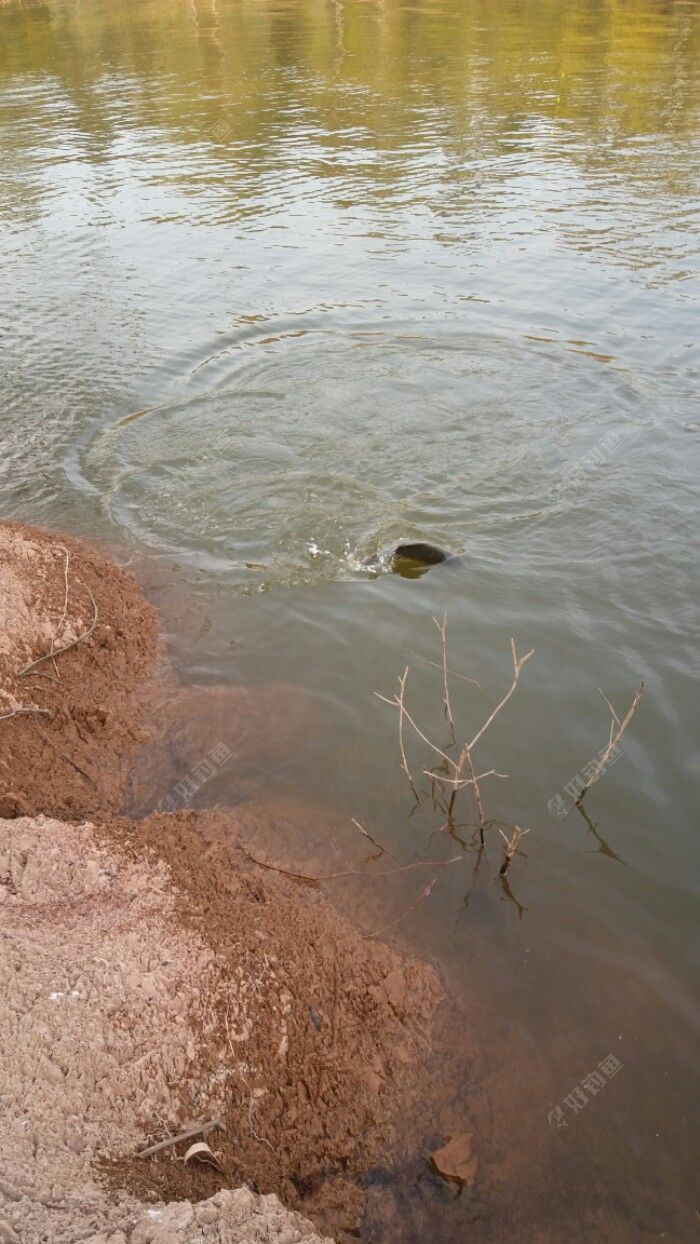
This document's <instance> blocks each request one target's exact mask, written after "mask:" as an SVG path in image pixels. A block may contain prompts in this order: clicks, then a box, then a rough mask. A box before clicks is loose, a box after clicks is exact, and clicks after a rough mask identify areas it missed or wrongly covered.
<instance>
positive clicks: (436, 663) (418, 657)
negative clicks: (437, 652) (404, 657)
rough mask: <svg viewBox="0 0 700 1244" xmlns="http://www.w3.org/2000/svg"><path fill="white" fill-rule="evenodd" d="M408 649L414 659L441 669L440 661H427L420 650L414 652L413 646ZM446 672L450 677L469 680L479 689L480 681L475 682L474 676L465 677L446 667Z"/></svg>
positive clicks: (435, 668)
mask: <svg viewBox="0 0 700 1244" xmlns="http://www.w3.org/2000/svg"><path fill="white" fill-rule="evenodd" d="M408 651H409V652H410V654H411V656H412V657H415V658H416V661H422V662H423V664H424V665H432V667H433V669H434V670H441V669H442V662H439V661H429V660H428V658H427V657H423V656H421V654H420V652H414V650H413V648H409V649H408ZM447 673H448V674H449V676H450V678H459V679H460V680H461V681H462V682H470V683H471V684H472V686H473V687H478V688H479V690H480V691H481V683H480V682H477V681H476V678H467V676H466V674H458V673H457V670H451V669H448V671H447Z"/></svg>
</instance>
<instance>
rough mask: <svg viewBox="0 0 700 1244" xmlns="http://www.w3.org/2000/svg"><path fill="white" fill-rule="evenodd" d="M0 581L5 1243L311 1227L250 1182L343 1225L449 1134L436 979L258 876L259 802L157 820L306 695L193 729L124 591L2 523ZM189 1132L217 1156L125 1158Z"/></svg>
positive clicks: (199, 710)
mask: <svg viewBox="0 0 700 1244" xmlns="http://www.w3.org/2000/svg"><path fill="white" fill-rule="evenodd" d="M0 576H2V586H3V639H2V645H1V646H0V687H2V696H3V712H2V717H1V720H0V800H1V801H2V803H1V810H2V813H3V814H4V819H3V820H2V821H0V931H1V934H2V941H3V945H4V952H3V956H2V962H3V965H4V966H3V977H4V979H3V993H4V996H5V997H6V999H7V1000H8V1003H9V1005H8V1006H7V1007H6V1009H5V1017H4V1020H3V1033H2V1041H1V1042H0V1046H1V1048H2V1051H3V1053H2V1059H3V1074H2V1080H3V1098H4V1105H5V1107H6V1109H4V1111H3V1120H4V1122H3V1125H2V1127H3V1132H4V1135H3V1137H2V1150H3V1153H4V1154H5V1155H7V1157H6V1164H5V1168H4V1172H3V1178H4V1179H6V1180H7V1181H8V1182H7V1185H6V1187H5V1186H4V1185H3V1188H4V1191H3V1188H0V1191H3V1198H4V1205H3V1208H2V1211H1V1214H2V1217H0V1221H2V1223H3V1224H4V1226H3V1229H4V1230H5V1232H6V1234H5V1237H4V1238H8V1239H14V1238H15V1236H17V1237H18V1238H21V1239H23V1240H25V1241H26V1242H27V1244H32V1242H33V1241H36V1242H37V1244H38V1241H39V1240H40V1239H42V1238H46V1233H47V1232H49V1233H50V1238H51V1239H55V1240H61V1239H66V1240H68V1239H73V1238H77V1235H78V1234H80V1236H81V1238H82V1235H83V1234H84V1233H87V1232H88V1231H89V1230H92V1231H93V1233H94V1240H95V1242H96V1241H97V1240H98V1239H99V1240H100V1241H103V1240H104V1241H107V1240H112V1239H114V1240H117V1239H119V1240H121V1239H122V1238H126V1239H128V1240H130V1241H133V1244H136V1242H137V1241H143V1242H144V1244H145V1241H150V1240H153V1241H155V1240H157V1239H158V1240H160V1239H165V1238H166V1237H167V1238H168V1239H169V1240H170V1239H181V1240H182V1241H187V1242H188V1244H189V1242H190V1241H195V1240H199V1239H202V1240H203V1239H208V1238H210V1236H209V1235H206V1234H203V1233H202V1232H203V1230H204V1226H205V1225H206V1224H207V1223H211V1224H213V1226H216V1229H217V1230H219V1232H220V1235H219V1236H216V1235H212V1236H211V1238H214V1239H215V1238H221V1240H238V1239H240V1240H248V1239H251V1240H253V1239H258V1238H268V1237H267V1236H265V1237H263V1236H262V1235H256V1234H255V1230H257V1229H258V1227H260V1230H262V1226H261V1225H260V1224H261V1222H262V1221H263V1220H264V1223H265V1229H266V1230H268V1231H269V1232H270V1235H269V1238H271V1239H276V1238H280V1239H282V1238H284V1239H289V1240H292V1239H305V1238H309V1239H312V1238H317V1237H315V1236H313V1235H312V1234H309V1233H310V1232H311V1228H310V1227H308V1226H305V1225H304V1224H303V1223H302V1222H301V1220H299V1219H296V1218H289V1219H286V1218H284V1217H283V1214H282V1210H281V1209H280V1207H279V1206H278V1204H277V1202H276V1201H274V1200H273V1201H270V1200H263V1201H260V1200H259V1199H257V1194H262V1195H263V1197H265V1196H266V1195H267V1196H269V1194H276V1195H277V1196H278V1197H279V1198H280V1200H281V1201H282V1203H283V1204H284V1205H285V1206H286V1207H288V1208H289V1209H291V1210H299V1211H301V1213H303V1215H304V1216H305V1218H306V1219H310V1220H311V1221H312V1222H313V1223H314V1224H315V1225H316V1227H317V1228H318V1229H319V1230H320V1231H321V1232H322V1233H324V1234H328V1235H332V1236H334V1237H335V1238H336V1239H342V1238H345V1236H346V1234H347V1233H352V1236H353V1237H354V1238H356V1237H357V1233H358V1232H361V1230H362V1221H363V1215H364V1212H365V1200H366V1193H367V1188H368V1187H369V1186H372V1185H376V1184H377V1183H379V1184H381V1182H382V1180H384V1181H386V1180H390V1172H391V1170H392V1168H393V1167H396V1166H400V1165H404V1166H405V1165H406V1164H410V1163H411V1162H415V1160H416V1159H417V1157H418V1156H419V1155H423V1157H422V1159H421V1160H423V1161H424V1162H425V1160H426V1159H427V1156H428V1153H429V1151H430V1148H431V1146H433V1147H434V1146H436V1145H438V1144H440V1143H443V1142H444V1141H446V1140H448V1139H449V1136H450V1135H451V1133H452V1131H454V1121H453V1125H452V1126H451V1124H450V1100H451V1097H452V1090H451V1089H450V1088H449V1087H448V1082H449V1079H450V1076H449V1075H448V1074H447V1072H446V1067H447V1065H448V1064H449V1060H446V1059H445V1058H444V1057H443V1056H442V1054H441V1050H443V1048H446V1047H447V1045H448V1026H449V1025H450V1024H451V1023H452V1022H453V1021H454V1017H453V1016H452V1014H451V1011H450V1008H449V1007H448V1006H447V1004H446V999H445V991H444V986H443V983H442V982H441V980H440V978H439V976H438V974H437V973H436V972H435V970H434V969H433V968H432V967H430V966H428V965H426V964H422V963H418V962H415V961H412V960H409V959H407V958H405V957H402V956H400V955H399V954H397V953H396V952H395V951H394V950H392V949H390V948H389V947H387V946H386V945H384V944H383V943H382V941H381V939H379V938H377V937H368V936H365V935H363V934H362V933H361V932H360V931H358V929H357V928H355V927H353V926H352V925H351V924H350V923H349V922H348V921H347V920H346V919H345V918H344V917H343V916H341V915H340V914H339V912H338V911H337V910H336V909H335V908H334V907H332V906H331V905H330V904H329V903H328V902H327V900H326V898H325V897H324V895H323V894H322V893H321V887H320V885H319V884H318V883H317V882H316V881H315V880H314V878H315V877H317V876H318V875H319V874H318V873H317V872H314V871H313V870H309V872H308V873H307V874H306V875H304V876H303V877H300V876H294V875H292V873H293V870H292V869H291V868H289V869H286V870H285V868H284V867H283V866H282V865H281V864H280V863H279V862H277V863H275V862H274V860H273V857H272V856H271V854H270V851H269V846H270V843H269V841H268V840H267V839H266V838H265V837H264V835H263V834H262V833H260V834H258V835H257V838H256V836H255V833H254V829H255V824H256V822H257V824H258V826H261V824H262V821H263V820H264V812H263V813H262V814H261V813H260V811H259V810H258V811H257V813H256V815H255V816H252V817H251V816H250V815H248V817H247V818H246V814H245V808H244V806H243V808H242V809H238V810H237V809H231V808H228V809H227V808H219V809H215V810H206V811H205V810H201V811H196V810H179V811H178V810H170V809H174V808H176V806H177V805H180V804H182V803H186V802H188V800H191V798H192V797H193V796H194V795H195V794H196V790H197V783H198V782H199V783H201V781H202V780H203V777H204V776H206V777H207V778H209V779H211V778H212V777H214V778H215V776H216V770H217V767H221V766H222V765H224V764H226V766H228V769H229V771H230V770H231V768H233V769H234V771H235V768H236V766H237V765H240V766H242V767H244V766H245V759H246V756H249V755H250V754H251V753H255V754H256V755H259V754H260V753H261V750H262V751H263V752H264V753H265V754H268V753H269V754H270V755H277V754H280V752H282V753H283V752H284V751H285V749H288V748H289V747H290V746H292V736H293V734H294V731H295V730H296V729H298V727H299V723H300V721H302V720H303V717H304V713H305V712H306V708H305V706H304V705H303V703H300V701H299V698H298V697H297V696H295V693H294V691H293V689H290V688H283V689H280V688H277V689H268V690H267V691H266V692H263V693H261V694H260V695H255V694H254V693H253V692H252V691H250V690H245V689H243V690H239V691H236V690H235V689H233V690H231V691H230V693H228V694H227V693H226V692H225V691H224V690H223V689H215V691H214V692H212V693H210V694H209V701H210V704H211V711H210V712H209V715H208V718H207V696H208V693H207V691H206V689H204V688H200V689H194V690H193V689H189V690H187V691H182V692H180V691H179V690H178V688H177V684H176V680H175V679H174V677H173V675H172V672H171V671H170V670H169V669H168V667H167V662H166V660H165V657H164V655H163V653H162V651H161V649H160V646H159V641H158V634H157V619H156V615H155V614H154V611H153V610H152V609H151V608H150V606H149V605H148V604H147V603H146V602H145V601H144V600H143V599H142V597H141V595H140V592H139V590H138V587H137V585H136V583H135V581H134V580H133V579H132V577H131V576H130V575H129V574H128V573H127V572H126V571H124V570H123V569H120V568H119V567H117V566H114V565H112V564H111V563H109V562H108V561H106V560H105V559H104V558H103V557H102V556H101V555H100V554H99V553H97V552H95V551H94V550H92V549H90V548H88V546H87V545H85V544H83V543H81V542H78V541H75V540H72V539H68V538H65V537H63V536H56V535H53V534H51V533H48V532H43V531H41V530H39V529H34V528H24V527H21V526H19V525H16V524H9V523H8V524H2V525H0ZM273 705H274V706H276V707H274V708H273ZM246 706H247V707H248V709H249V710H250V711H249V713H248V717H249V718H250V721H251V723H252V724H250V725H249V726H248V727H247V728H245V729H244V728H242V726H241V723H242V722H243V721H244V720H245V717H246V712H245V709H246ZM195 717H199V718H200V719H201V718H205V719H207V720H208V722H209V734H210V735H211V737H209V734H207V731H206V730H205V731H204V735H202V731H201V730H200V731H199V734H198V735H197V737H198V739H199V747H200V748H201V746H202V738H203V737H205V736H206V738H205V741H206V743H207V750H206V752H205V753H204V754H203V755H202V756H201V757H200V762H199V768H200V773H199V776H197V773H196V768H197V767H196V766H195V768H192V767H191V766H190V768H189V769H187V772H186V773H185V777H184V778H183V776H182V773H183V768H184V767H185V766H186V765H187V764H190V760H191V755H192V754H193V752H194V750H195V749H194V744H193V743H192V738H193V737H194V735H195V734H197V731H196V729H195V726H194V724H193V723H194V719H195ZM222 722H228V724H229V726H230V725H231V723H233V725H234V728H233V732H232V731H231V729H229V730H227V732H226V738H227V739H229V740H231V739H234V740H235V739H237V740H238V743H237V744H236V743H234V744H233V745H229V744H227V745H226V747H225V754H224V753H222V752H221V750H220V748H219V750H217V747H218V745H217V743H216V742H215V740H214V736H215V734H216V733H217V730H218V729H219V727H220V726H221V724H222ZM236 723H237V724H236ZM178 741H179V743H178ZM178 746H179V751H178ZM221 746H223V745H221ZM202 765H205V766H208V768H207V770H206V774H204V770H203V769H202ZM149 773H150V774H151V778H150V779H149V778H148V776H147V775H148V774H149ZM177 778H179V781H176V779H177ZM149 782H150V790H149ZM188 783H189V785H188ZM149 803H150V807H148V806H147V805H148V804H149ZM136 806H138V807H139V809H140V810H141V811H142V812H144V813H146V812H150V813H151V814H150V815H145V816H144V818H143V819H137V820H135V819H133V818H131V817H128V816H124V815H119V813H120V812H122V811H124V810H125V809H129V808H133V807H136ZM156 807H157V810H155V811H153V809H154V808H156ZM256 842H257V843H258V846H257V849H256ZM260 844H261V845H260ZM283 850H284V842H283V841H281V840H280V839H279V837H278V838H277V839H276V855H275V857H274V858H275V859H276V860H277V861H279V858H280V854H281V853H282V852H283ZM341 871H342V870H341ZM348 871H350V872H354V871H356V869H355V866H354V865H351V866H350V868H349V869H348ZM419 871H420V870H419ZM321 875H322V874H321ZM462 1063H463V1065H464V1059H462ZM37 1069H38V1070H37ZM455 1073H456V1068H455V1067H454V1066H452V1068H451V1072H450V1074H451V1075H452V1076H454V1074H455ZM212 1119H216V1120H218V1121H219V1122H220V1124H221V1128H220V1129H219V1128H217V1129H216V1130H215V1131H214V1132H212V1133H211V1134H210V1135H209V1137H208V1143H210V1145H211V1149H212V1151H213V1153H214V1155H215V1158H216V1162H217V1167H216V1168H215V1167H213V1166H212V1165H207V1164H203V1163H201V1162H200V1163H190V1164H188V1165H185V1164H184V1163H183V1161H182V1158H183V1153H184V1151H185V1150H186V1149H187V1144H184V1145H183V1144H182V1143H180V1144H179V1145H172V1146H168V1147H166V1148H164V1149H162V1150H161V1151H160V1152H158V1153H157V1154H155V1155H153V1156H152V1157H149V1158H146V1159H143V1158H140V1157H138V1156H137V1155H138V1152H139V1150H140V1149H142V1148H144V1147H146V1146H148V1145H149V1144H150V1143H155V1142H158V1141H160V1140H162V1139H164V1138H167V1137H171V1136H174V1135H177V1134H178V1133H179V1132H180V1131H183V1130H188V1129H189V1128H190V1127H191V1126H192V1125H193V1124H196V1123H197V1122H198V1121H202V1120H212ZM426 1167H427V1162H426ZM378 1172H383V1174H382V1175H381V1176H378V1174H377V1173H378ZM245 1185H247V1186H248V1187H250V1188H252V1189H254V1191H255V1193H256V1197H253V1199H251V1198H250V1196H249V1195H248V1194H247V1193H242V1192H233V1193H232V1192H231V1191H230V1190H231V1189H238V1188H239V1187H241V1186H245ZM374 1195H375V1200H376V1192H375V1194H374ZM212 1198H213V1199H212ZM222 1198H223V1199H222ZM241 1198H243V1199H241ZM246 1198H247V1199H246ZM173 1202H177V1203H178V1204H179V1207H180V1208H179V1209H178V1211H177V1213H176V1211H175V1210H174V1209H173V1207H172V1203H173ZM200 1202H204V1203H205V1206H204V1208H203V1207H202V1206H201V1205H200V1204H199V1203H200ZM167 1206H170V1208H165V1207H167ZM193 1206H194V1207H195V1208H193ZM173 1214H175V1217H173ZM177 1214H179V1215H180V1216H179V1217H177ZM256 1215H257V1216H258V1218H260V1216H261V1215H262V1218H260V1222H258V1227H254V1226H251V1222H252V1221H253V1220H254V1219H255V1218H256ZM237 1216H238V1217H237ZM270 1223H272V1226H271V1225H270ZM217 1224H218V1225H217ZM236 1224H237V1225H236ZM275 1224H277V1226H275ZM278 1226H279V1232H278V1234H275V1231H277V1229H278ZM212 1229H213V1227H212ZM178 1231H179V1232H180V1234H179V1235H178V1234H177V1232H178ZM283 1231H286V1232H287V1234H284V1235H283V1234H282V1232H283ZM13 1232H14V1233H15V1234H14V1235H13V1234H12V1233H13ZM119 1232H122V1233H123V1234H122V1235H121V1236H120V1235H119V1234H118V1233H119ZM158 1232H160V1233H161V1234H158ZM163 1232H165V1233H166V1234H165V1235H163V1234H162V1233H163ZM168 1232H170V1234H168ZM236 1232H238V1234H236ZM246 1232H247V1233H246ZM295 1233H296V1234H295ZM91 1238H92V1237H91ZM348 1238H349V1237H348Z"/></svg>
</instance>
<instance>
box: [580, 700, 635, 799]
mask: <svg viewBox="0 0 700 1244" xmlns="http://www.w3.org/2000/svg"><path fill="white" fill-rule="evenodd" d="M598 690H599V691H600V688H598ZM643 693H644V683H643V682H641V683H640V684H639V690H638V691H637V694H636V695H635V697H634V699H633V701H632V703H631V704H630V706H629V708H628V709H627V712H626V713H625V716H624V718H623V720H622V721H620V718H619V717H618V715H617V713H616V712H615V709H614V708H613V706H612V704H611V703H610V701H609V699H608V697H607V696H606V695H605V692H603V691H601V692H600V694H601V695H602V697H603V699H604V700H605V703H606V704H607V706H608V708H609V709H610V713H611V716H612V721H611V723H610V738H609V740H608V746H607V747H606V749H605V751H604V752H603V755H602V756H601V757H600V760H599V761H598V763H597V765H596V767H595V769H594V770H593V774H592V776H591V777H590V778H589V779H588V782H587V783H586V785H585V786H584V788H583V790H581V791H580V792H579V795H578V798H577V800H576V803H577V804H580V803H581V801H582V799H583V797H584V795H585V794H586V791H587V790H590V788H591V786H593V785H594V783H595V782H597V781H598V779H599V778H600V777H601V776H602V774H603V773H604V771H605V767H606V765H607V763H608V760H609V758H610V756H611V754H612V752H613V751H614V750H615V748H616V747H617V745H618V743H619V741H620V739H621V738H622V736H623V734H624V733H625V730H626V729H627V727H628V725H629V723H630V722H631V720H632V718H633V717H634V714H635V713H636V711H637V705H638V704H639V701H640V700H641V698H642V695H643ZM615 726H617V731H615Z"/></svg>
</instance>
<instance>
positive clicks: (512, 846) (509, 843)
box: [498, 825, 530, 877]
mask: <svg viewBox="0 0 700 1244" xmlns="http://www.w3.org/2000/svg"><path fill="white" fill-rule="evenodd" d="M498 832H499V833H500V835H501V838H502V839H503V841H504V842H505V844H506V845H505V850H504V852H503V863H502V864H501V867H500V868H499V870H498V871H499V873H500V875H501V877H505V875H506V873H507V872H508V869H509V867H510V861H511V860H512V858H513V856H514V855H515V852H516V851H517V849H518V843H519V842H520V839H521V838H524V837H525V835H526V834H529V832H530V831H529V829H521V828H520V826H519V825H516V826H515V828H514V830H513V834H512V837H511V838H510V839H509V838H507V837H506V835H505V834H504V833H503V830H502V829H499V831H498Z"/></svg>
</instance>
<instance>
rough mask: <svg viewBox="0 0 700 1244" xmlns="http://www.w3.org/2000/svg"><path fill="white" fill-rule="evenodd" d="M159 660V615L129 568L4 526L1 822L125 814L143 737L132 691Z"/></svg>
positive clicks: (0, 527) (0, 539)
mask: <svg viewBox="0 0 700 1244" xmlns="http://www.w3.org/2000/svg"><path fill="white" fill-rule="evenodd" d="M93 602H94V603H93ZM82 636H85V638H81V637H82ZM68 645H73V646H72V647H69V648H68V650H67V651H64V652H63V653H59V652H58V650H59V649H62V648H66V647H67V646H68ZM52 651H53V652H55V653H57V655H56V656H55V657H54V658H49V659H46V660H41V661H39V663H38V664H37V665H36V666H35V667H34V668H33V669H31V670H29V671H28V672H27V673H26V674H25V675H24V676H22V673H21V672H22V670H23V669H26V667H27V666H28V665H29V664H30V663H31V662H33V661H36V660H37V659H38V658H41V657H46V656H47V654H49V653H51V652H52ZM155 656H156V615H155V612H154V610H153V609H152V608H151V606H150V605H149V604H148V603H147V601H145V600H144V598H143V597H142V595H141V593H140V592H139V589H138V587H137V585H136V582H135V580H134V579H133V578H132V576H131V575H130V574H129V573H128V572H127V571H125V570H122V569H120V568H119V567H118V566H115V565H113V564H111V563H109V562H107V561H106V560H105V559H104V558H103V557H101V556H100V555H99V554H98V553H96V552H93V551H92V550H91V549H89V548H88V547H87V546H86V545H84V544H83V543H81V542H79V541H77V540H73V539H71V538H70V537H68V536H57V535H55V534H53V533H50V532H46V531H42V530H40V529H38V528H34V527H26V526H24V525H23V524H18V523H8V522H0V718H2V720H0V815H1V816H6V817H12V816H23V815H32V814H34V813H40V812H52V813H55V814H56V815H59V816H67V817H76V816H83V815H86V814H89V813H91V812H94V811H95V810H96V809H105V810H118V809H119V808H121V806H122V799H123V792H124V786H125V782H126V768H125V762H126V759H127V758H128V756H129V754H130V753H131V752H132V751H133V749H134V748H135V747H136V745H137V744H138V743H139V742H143V740H144V733H143V729H142V726H141V724H140V721H141V710H140V708H139V706H138V704H137V703H136V702H135V700H134V694H135V692H136V691H137V689H138V688H139V687H140V686H141V685H142V684H143V683H144V681H145V679H146V678H147V676H148V675H149V674H150V672H151V671H152V669H153V666H154V661H155Z"/></svg>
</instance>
